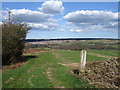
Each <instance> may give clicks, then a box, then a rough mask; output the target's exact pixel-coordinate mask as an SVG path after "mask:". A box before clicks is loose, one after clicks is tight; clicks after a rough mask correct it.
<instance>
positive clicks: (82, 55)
mask: <svg viewBox="0 0 120 90" xmlns="http://www.w3.org/2000/svg"><path fill="white" fill-rule="evenodd" d="M86 54H87V52H86V50H82V51H81V53H80V71H81V72H84V69H85V65H86Z"/></svg>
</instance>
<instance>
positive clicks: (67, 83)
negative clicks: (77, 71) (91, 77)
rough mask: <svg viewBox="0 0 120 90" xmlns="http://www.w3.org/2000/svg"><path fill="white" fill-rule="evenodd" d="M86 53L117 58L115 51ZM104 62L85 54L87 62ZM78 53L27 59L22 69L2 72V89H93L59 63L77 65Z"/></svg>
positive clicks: (53, 54)
mask: <svg viewBox="0 0 120 90" xmlns="http://www.w3.org/2000/svg"><path fill="white" fill-rule="evenodd" d="M87 52H93V53H98V54H102V55H109V56H117V52H116V51H115V50H111V51H110V50H109V51H104V50H102V51H99V50H88V51H87ZM98 60H106V59H105V58H102V57H98V56H93V55H89V54H87V62H93V61H98ZM79 62H80V51H72V50H57V51H51V52H41V53H39V55H38V57H36V58H31V59H29V60H28V61H27V62H26V64H24V65H23V66H22V67H19V68H17V69H13V70H6V71H5V72H3V78H2V80H3V88H57V87H58V88H59V87H65V88H86V87H93V86H91V85H89V83H88V82H87V81H86V80H83V79H81V78H77V77H76V76H75V75H72V74H70V73H69V71H70V68H69V67H65V66H63V65H60V64H59V63H63V64H65V63H79Z"/></svg>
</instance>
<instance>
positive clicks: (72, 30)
mask: <svg viewBox="0 0 120 90" xmlns="http://www.w3.org/2000/svg"><path fill="white" fill-rule="evenodd" d="M70 31H71V32H82V30H76V29H75V30H74V29H71V30H70Z"/></svg>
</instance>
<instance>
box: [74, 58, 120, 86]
mask: <svg viewBox="0 0 120 90" xmlns="http://www.w3.org/2000/svg"><path fill="white" fill-rule="evenodd" d="M78 71H79V70H77V72H78ZM119 71H120V59H119V58H112V59H108V60H106V61H96V62H91V63H88V64H86V68H85V70H84V72H79V76H80V77H84V78H87V79H88V81H89V82H90V83H91V84H92V85H94V86H95V87H97V88H120V72H119ZM73 72H74V73H75V72H76V70H74V71H73Z"/></svg>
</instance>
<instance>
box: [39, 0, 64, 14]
mask: <svg viewBox="0 0 120 90" xmlns="http://www.w3.org/2000/svg"><path fill="white" fill-rule="evenodd" d="M38 9H39V10H42V11H43V12H45V13H50V14H60V13H63V11H64V7H63V4H62V2H61V1H55V0H50V1H46V2H44V3H43V4H42V6H41V8H38Z"/></svg>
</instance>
